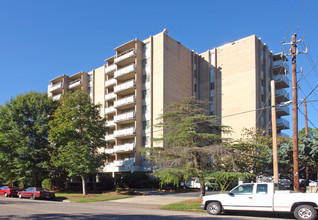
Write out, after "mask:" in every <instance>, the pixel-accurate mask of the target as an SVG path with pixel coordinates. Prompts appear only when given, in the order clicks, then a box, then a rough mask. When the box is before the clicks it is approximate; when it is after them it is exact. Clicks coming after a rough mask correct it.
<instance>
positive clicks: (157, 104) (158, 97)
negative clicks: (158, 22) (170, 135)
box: [151, 33, 165, 146]
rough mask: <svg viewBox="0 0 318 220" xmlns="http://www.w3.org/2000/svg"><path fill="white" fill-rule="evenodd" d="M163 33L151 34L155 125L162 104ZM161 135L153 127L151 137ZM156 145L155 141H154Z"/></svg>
mask: <svg viewBox="0 0 318 220" xmlns="http://www.w3.org/2000/svg"><path fill="white" fill-rule="evenodd" d="M164 36H165V34H164V33H159V34H157V35H155V36H153V38H152V39H153V40H152V55H151V56H152V58H151V61H152V62H151V63H152V77H151V79H152V90H151V91H152V118H153V124H154V125H156V124H158V123H159V122H160V121H158V116H159V115H161V114H162V110H163V106H164V104H163V103H164V76H163V73H164V72H163V70H164ZM162 136H163V131H162V130H159V129H158V128H156V127H155V128H154V132H153V137H154V138H160V137H162ZM154 146H156V143H154Z"/></svg>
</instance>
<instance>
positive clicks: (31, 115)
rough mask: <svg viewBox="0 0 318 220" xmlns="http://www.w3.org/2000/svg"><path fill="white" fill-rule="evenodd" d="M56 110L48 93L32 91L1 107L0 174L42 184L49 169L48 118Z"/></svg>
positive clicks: (9, 179)
mask: <svg viewBox="0 0 318 220" xmlns="http://www.w3.org/2000/svg"><path fill="white" fill-rule="evenodd" d="M54 110H55V104H54V103H53V101H52V99H50V98H48V97H47V94H46V93H39V92H35V91H33V92H29V93H26V94H22V95H19V96H17V97H16V98H12V99H11V100H10V101H9V102H7V103H6V104H5V106H1V107H0V165H1V169H0V175H1V176H2V177H3V179H4V180H5V181H6V182H8V183H13V182H20V183H21V184H22V185H24V184H27V185H31V184H32V185H35V186H39V185H40V183H41V182H40V181H41V180H42V179H44V178H46V177H47V176H48V171H49V170H50V167H51V164H50V162H49V161H50V157H49V152H50V147H49V142H48V122H49V120H50V115H52V113H53V111H54Z"/></svg>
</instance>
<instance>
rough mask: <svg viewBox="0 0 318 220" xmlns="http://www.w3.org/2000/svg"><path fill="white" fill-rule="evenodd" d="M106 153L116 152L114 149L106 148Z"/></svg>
mask: <svg viewBox="0 0 318 220" xmlns="http://www.w3.org/2000/svg"><path fill="white" fill-rule="evenodd" d="M105 153H106V154H113V153H115V151H114V149H105Z"/></svg>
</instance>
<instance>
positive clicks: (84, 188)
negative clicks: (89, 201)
mask: <svg viewBox="0 0 318 220" xmlns="http://www.w3.org/2000/svg"><path fill="white" fill-rule="evenodd" d="M81 177H82V187H83V195H84V196H85V195H87V193H86V180H85V176H81Z"/></svg>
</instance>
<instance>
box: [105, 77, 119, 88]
mask: <svg viewBox="0 0 318 220" xmlns="http://www.w3.org/2000/svg"><path fill="white" fill-rule="evenodd" d="M116 83H117V80H116V79H109V80H107V81H105V87H109V86H112V85H115V84H116Z"/></svg>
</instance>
